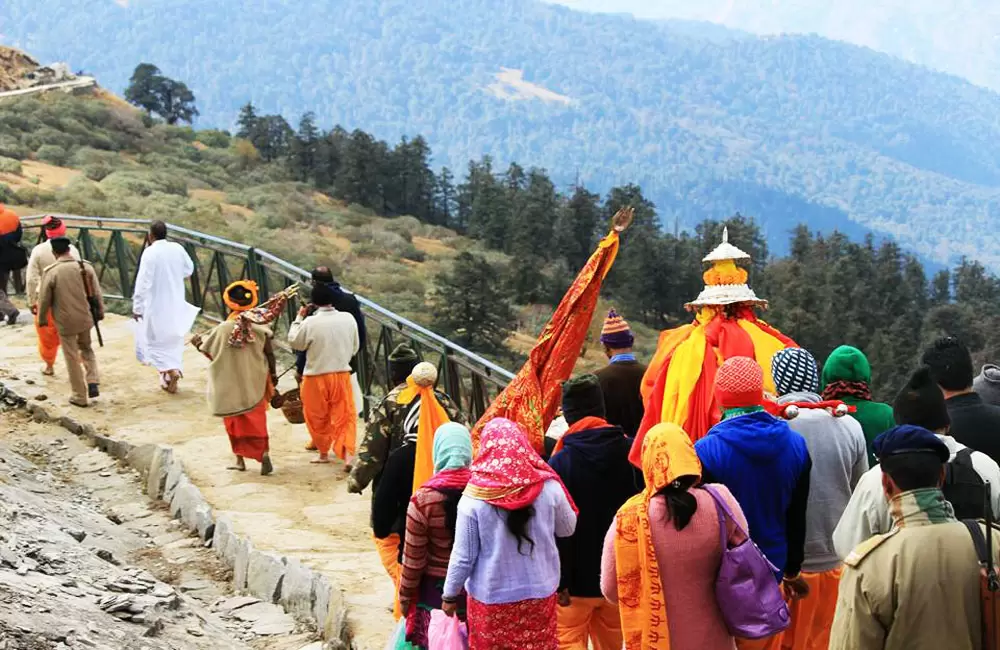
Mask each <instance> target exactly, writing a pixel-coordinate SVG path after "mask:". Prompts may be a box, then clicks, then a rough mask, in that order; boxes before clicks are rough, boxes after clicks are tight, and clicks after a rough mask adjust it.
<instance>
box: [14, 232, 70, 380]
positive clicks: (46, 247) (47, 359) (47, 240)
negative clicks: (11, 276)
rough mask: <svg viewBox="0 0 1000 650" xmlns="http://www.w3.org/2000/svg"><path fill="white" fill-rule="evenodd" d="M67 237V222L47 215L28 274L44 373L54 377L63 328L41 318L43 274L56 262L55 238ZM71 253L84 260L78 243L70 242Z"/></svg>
mask: <svg viewBox="0 0 1000 650" xmlns="http://www.w3.org/2000/svg"><path fill="white" fill-rule="evenodd" d="M65 236H66V224H65V223H64V222H63V221H62V219H59V218H58V217H53V216H47V217H44V218H43V219H42V238H43V240H44V241H42V242H41V243H39V244H38V245H37V246H35V247H34V248H32V249H31V256H30V257H29V258H28V270H27V274H26V277H25V289H26V290H27V293H28V305H30V307H31V313H32V314H34V315H35V333H36V334H37V335H38V355H39V356H40V357H41V358H42V361H43V362H44V363H45V366H44V367H43V368H42V374H43V375H45V376H47V377H51V376H52V375H54V374H55V363H56V355H57V354H58V353H59V331H58V330H57V329H56V324H55V322H54V321H53V319H52V318H51V317H49V318H48V319H47V321H48V324H47V325H45V326H44V327H43V326H42V325H41V324H40V322H39V318H38V298H39V293H40V291H41V288H42V273H43V272H44V271H45V269H47V268H48V267H50V266H52V265H53V264H55V263H56V254H55V253H54V252H52V240H53V239H56V238H58V237H65ZM69 255H70V257H72V258H73V259H74V260H79V259H80V253H79V251H77V250H76V246H74V245H73V244H70V245H69Z"/></svg>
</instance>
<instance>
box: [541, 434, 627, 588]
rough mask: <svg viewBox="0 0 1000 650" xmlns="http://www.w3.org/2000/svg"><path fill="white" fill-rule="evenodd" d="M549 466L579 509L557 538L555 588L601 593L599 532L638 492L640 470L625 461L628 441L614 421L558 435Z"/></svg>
mask: <svg viewBox="0 0 1000 650" xmlns="http://www.w3.org/2000/svg"><path fill="white" fill-rule="evenodd" d="M563 445H564V446H563V448H562V450H561V451H560V452H559V453H558V454H556V455H554V456H553V457H552V458H551V459H550V460H549V466H550V467H552V469H553V470H555V472H556V474H558V475H559V478H561V479H562V481H563V484H565V485H566V489H567V490H569V493H570V495H571V496H572V497H573V501H575V502H576V507H577V508H578V509H579V510H580V514H579V516H578V517H577V520H576V532H574V533H573V535H572V536H571V537H566V538H558V539H556V545H557V546H558V547H559V560H560V580H559V582H560V584H559V587H560V589H569V592H570V595H572V596H576V597H578V598H601V597H602V596H601V554H602V553H603V551H604V537H605V535H607V532H608V528H610V527H611V523H612V522H613V521H614V519H615V514H616V513H617V512H618V509H619V508H621V507H622V505H624V504H625V502H626V501H628V500H629V498H630V497H632V496H633V495H636V494H638V493H639V492H641V491H642V488H643V480H642V474H640V473H639V470H637V469H635V468H634V467H632V464H631V463H629V462H628V452H629V450H630V449H631V448H632V443H631V441H630V440H629V439H628V438H626V437H625V433H624V432H623V431H622V430H621V428H619V427H616V426H609V427H602V428H599V429H587V430H585V431H579V432H577V433H573V434H570V435H568V436H566V437H565V438H563Z"/></svg>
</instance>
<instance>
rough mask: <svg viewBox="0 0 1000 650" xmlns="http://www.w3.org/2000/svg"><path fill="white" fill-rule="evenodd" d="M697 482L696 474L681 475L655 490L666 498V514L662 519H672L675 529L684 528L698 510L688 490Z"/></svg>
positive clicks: (695, 501)
mask: <svg viewBox="0 0 1000 650" xmlns="http://www.w3.org/2000/svg"><path fill="white" fill-rule="evenodd" d="M697 482H698V477H696V476H682V477H680V478H678V479H677V480H675V481H674V482H673V483H670V484H669V485H667V486H665V487H663V488H662V489H661V490H660V491H659V492H657V494H662V495H663V496H664V497H666V499H667V514H666V517H665V518H664V521H670V520H671V519H673V521H674V528H676V529H677V530H684V527H685V526H687V525H688V524H689V523H690V522H691V517H693V516H694V513H696V512H698V501H697V499H695V498H694V495H693V494H691V492H690V489H691V488H692V487H693V486H694V485H695V484H696V483H697Z"/></svg>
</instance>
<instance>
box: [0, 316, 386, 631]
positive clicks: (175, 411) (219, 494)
mask: <svg viewBox="0 0 1000 650" xmlns="http://www.w3.org/2000/svg"><path fill="white" fill-rule="evenodd" d="M128 322H129V321H128V319H127V318H124V317H121V316H116V315H111V314H109V315H108V317H107V318H106V320H105V321H104V322H102V323H101V330H102V333H103V334H104V343H105V347H103V348H97V358H98V364H99V367H100V372H101V397H99V398H97V399H95V400H93V402H92V404H91V406H90V408H87V409H80V408H77V407H73V406H70V405H69V403H68V399H69V395H70V390H69V382H68V379H67V377H66V367H65V364H64V362H63V358H62V355H61V353H60V356H59V359H58V361H57V362H56V375H55V377H44V376H43V375H42V374H41V368H42V362H41V361H40V359H39V357H38V352H37V350H36V336H35V331H34V327H32V326H31V325H30V324H19V325H15V326H10V327H7V326H4V327H0V380H3V381H4V383H7V384H9V385H10V386H11V388H13V389H14V390H15V391H16V392H17V393H19V394H22V395H26V396H28V397H29V398H37V397H38V396H39V395H44V396H45V398H46V399H45V400H44V402H43V403H44V404H45V408H46V409H48V410H49V412H50V414H51V415H53V416H54V417H55V418H56V419H58V417H59V416H61V415H69V416H71V417H73V418H75V419H76V420H78V421H79V422H81V423H84V424H91V425H93V426H94V427H95V428H96V429H97V430H98V432H105V433H106V434H107V435H109V436H111V437H114V438H116V439H118V440H123V441H126V442H130V443H132V444H136V445H141V444H150V443H162V444H167V445H170V446H172V447H173V448H174V453H175V454H178V455H179V458H180V459H181V460H182V462H183V463H184V467H185V469H186V470H187V473H188V476H189V477H190V479H191V481H192V482H193V483H194V484H195V485H196V486H197V487H198V488H199V489H200V490H201V492H202V494H203V495H204V497H205V499H206V500H207V501H208V502H209V504H210V505H211V506H212V508H213V509H214V510H215V513H216V516H218V515H223V514H225V515H228V516H229V517H230V518H231V520H232V521H233V525H234V530H235V532H236V533H237V534H239V535H246V536H248V537H249V539H250V540H251V542H252V543H253V546H254V548H256V549H259V550H266V551H272V552H275V553H278V554H282V555H287V556H289V557H294V558H296V559H298V560H300V561H301V562H302V563H303V564H305V565H307V566H309V567H311V568H313V569H316V570H318V571H320V572H321V573H323V574H324V575H326V576H327V577H328V578H329V579H330V580H331V583H332V584H334V585H335V587H336V588H339V589H340V590H341V592H342V593H343V596H344V599H345V602H346V603H347V606H348V612H347V623H348V626H349V629H350V632H351V635H352V638H353V647H354V648H357V649H359V650H368V649H373V650H381V648H382V647H383V646H384V644H385V642H386V640H387V639H388V636H389V634H390V632H391V631H392V629H393V620H392V613H391V604H392V595H393V589H392V583H391V581H390V580H389V578H388V576H387V575H386V574H385V570H384V569H383V568H382V565H381V563H380V561H379V559H378V555H377V553H376V551H375V546H374V544H373V542H372V539H371V529H370V527H369V516H370V507H371V495H370V493H369V492H367V491H366V493H365V494H364V495H363V496H357V495H351V494H348V493H347V489H346V480H345V479H346V473H345V472H344V466H343V465H342V464H341V463H339V462H337V463H335V464H333V465H325V466H324V465H311V464H310V463H309V461H310V460H312V459H313V458H314V454H312V453H310V452H307V451H305V449H304V447H305V444H306V442H307V441H308V434H307V432H306V429H305V425H291V424H289V423H288V422H287V421H286V420H285V418H284V416H283V415H282V414H281V412H280V411H275V410H270V411H268V428H269V431H270V445H271V456H272V459H273V461H274V465H275V473H274V474H273V475H271V476H268V477H262V476H261V475H260V474H259V471H258V468H259V466H257V464H256V463H254V462H253V461H249V462H248V466H249V469H248V471H247V472H246V473H240V472H233V471H227V470H226V466H227V465H228V464H230V463H231V462H232V454H231V451H230V448H229V442H228V440H227V438H226V434H225V430H224V429H223V426H222V420H221V418H216V417H214V416H212V415H211V413H210V412H209V409H208V405H207V404H206V401H205V392H206V382H207V365H208V361H207V359H205V358H204V357H202V355H201V354H200V353H198V352H197V351H196V350H195V349H194V348H193V347H192V346H187V347H186V348H185V351H184V364H185V371H184V374H185V377H184V379H183V380H182V381H181V383H180V390H179V392H178V393H177V394H176V395H168V394H166V393H164V392H163V391H161V390H160V388H159V378H158V375H157V373H156V371H155V370H154V369H152V368H149V367H146V366H143V365H141V364H139V363H138V362H137V361H136V360H135V355H134V354H133V341H132V334H131V331H130V329H129V327H128ZM94 340H95V344H96V337H94ZM290 377H291V376H290V375H288V376H286V378H285V379H284V380H283V381H282V384H281V386H280V388H281V389H284V390H287V389H289V388H292V387H294V380H290ZM29 382H31V383H29ZM362 431H363V429H362V428H360V427H359V437H360V436H361V435H362Z"/></svg>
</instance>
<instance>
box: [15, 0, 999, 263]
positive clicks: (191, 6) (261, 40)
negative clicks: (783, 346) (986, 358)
mask: <svg viewBox="0 0 1000 650" xmlns="http://www.w3.org/2000/svg"><path fill="white" fill-rule="evenodd" d="M264 26H266V27H264ZM702 31H703V30H698V29H691V28H688V27H674V26H672V25H671V24H658V23H651V22H642V21H636V20H633V19H630V18H626V17H621V16H599V15H590V14H584V13H579V12H574V11H571V10H568V9H566V8H563V7H557V6H552V5H546V4H542V3H540V2H536V1H535V0H450V1H449V2H444V0H425V1H422V2H404V1H403V0H378V1H369V0H341V1H339V2H333V3H331V2H327V1H325V0H304V1H302V2H297V3H294V4H289V3H285V2H280V1H279V0H254V1H253V2H239V3H236V2H235V0H219V1H218V2H214V3H203V2H197V1H195V0H169V1H168V0H135V1H133V2H128V3H126V2H121V3H115V2H112V1H111V0H85V1H82V2H69V0H49V1H48V2H46V3H45V11H44V15H43V14H42V13H41V12H40V10H39V7H38V3H37V2H36V1H35V0H6V1H5V2H4V3H3V4H2V6H0V32H2V33H3V38H4V39H5V41H7V42H10V43H14V44H18V45H22V46H24V47H26V48H28V49H30V50H31V51H32V52H34V53H35V54H36V55H38V56H39V57H40V58H42V59H45V60H68V61H70V62H71V64H72V65H73V67H74V68H82V69H84V70H86V71H88V72H93V73H96V74H97V75H98V77H99V78H100V79H101V80H102V82H103V83H104V84H105V85H108V86H110V87H112V88H115V89H117V90H120V89H123V88H124V86H125V84H126V82H127V78H128V76H129V74H130V73H131V71H132V69H133V68H134V66H135V64H136V63H138V62H140V61H147V62H150V63H154V64H156V65H158V66H160V68H161V69H163V71H164V72H165V73H166V74H168V75H170V76H172V77H175V78H178V79H181V80H183V81H184V82H186V83H187V84H188V86H190V88H191V89H192V90H193V91H194V94H195V96H196V97H197V99H198V108H199V110H200V112H201V118H200V122H199V123H200V124H202V125H207V126H220V127H224V128H231V127H232V126H233V121H234V118H235V116H236V113H237V110H238V108H239V106H240V105H242V104H244V103H245V102H247V101H248V100H252V101H253V102H254V103H255V104H256V106H257V108H258V109H259V110H260V111H261V112H262V113H267V114H282V115H284V116H285V117H286V118H288V120H289V121H291V122H292V123H295V122H297V120H298V117H299V116H300V115H301V114H303V113H305V112H306V111H314V112H315V114H316V121H317V123H318V124H319V125H320V126H321V127H325V128H329V127H332V126H333V125H335V124H340V125H342V126H343V127H344V128H345V129H346V130H347V131H351V130H353V129H355V128H362V129H364V130H366V131H368V132H370V133H372V134H374V135H375V136H377V137H379V138H383V139H386V140H388V141H390V142H396V141H398V140H399V138H400V137H401V136H403V135H409V136H411V137H412V136H415V135H417V134H420V135H423V136H424V138H425V139H426V142H427V143H428V145H429V146H430V148H431V150H433V151H434V153H435V157H434V159H433V163H434V165H435V167H437V166H440V165H449V166H450V167H451V168H452V170H453V171H454V172H455V173H461V172H458V171H457V170H462V171H463V172H464V171H465V170H466V169H467V162H468V161H469V160H470V159H475V160H478V159H480V158H481V156H483V155H484V154H490V155H491V156H492V158H493V161H494V163H495V168H496V169H498V170H502V169H506V168H507V167H508V165H509V163H510V162H512V161H517V162H519V163H520V164H521V165H523V166H524V167H525V168H531V167H539V168H545V169H548V170H549V172H550V175H551V177H552V179H553V181H554V182H555V184H556V186H557V187H558V188H560V189H563V190H567V189H568V188H569V187H570V186H571V184H572V183H573V182H574V181H576V180H577V179H579V181H580V182H582V184H584V185H586V186H587V187H589V188H591V189H592V190H594V191H597V192H599V193H602V194H603V193H606V192H607V191H608V190H609V189H610V188H611V187H612V186H615V185H622V184H626V183H628V182H635V183H638V184H640V185H641V186H642V187H643V189H644V190H645V193H646V195H647V196H648V197H649V198H650V199H651V200H652V202H653V203H655V205H656V207H657V212H658V215H659V217H660V218H661V220H662V222H663V223H664V224H665V225H666V226H667V228H668V229H669V230H674V228H675V227H679V228H681V229H684V228H693V226H694V225H695V224H697V223H698V222H700V221H701V220H703V219H706V218H715V219H718V218H722V217H724V216H725V215H728V214H732V213H734V212H736V211H740V212H742V213H744V214H753V215H756V216H757V217H758V219H759V222H760V223H761V225H762V227H763V229H764V233H765V236H766V238H767V240H768V242H769V243H770V244H771V246H772V248H773V249H774V250H777V251H785V250H787V241H788V233H789V231H790V230H791V229H792V228H793V227H794V226H795V225H796V224H798V223H800V222H807V223H809V224H810V226H811V227H813V228H814V229H819V230H823V231H829V230H831V229H832V228H834V227H839V228H840V229H841V230H843V231H845V232H848V233H850V234H852V235H853V236H857V237H860V236H862V235H863V234H864V233H865V232H868V231H872V232H875V233H878V234H888V235H891V236H893V237H895V238H896V239H897V240H898V241H899V242H900V243H901V244H902V245H903V246H905V247H906V248H908V249H910V250H913V251H915V252H917V253H918V254H919V255H920V256H921V257H923V258H925V259H929V260H936V261H940V262H955V261H957V259H958V258H959V257H960V256H961V255H969V256H973V257H975V258H977V259H979V260H981V261H983V262H984V263H985V264H987V265H988V266H989V267H991V268H1000V253H998V252H997V251H998V250H1000V246H998V244H1000V227H998V226H1000V202H998V199H1000V187H998V186H1000V146H998V145H997V143H998V142H1000V125H998V123H997V121H996V119H995V116H996V115H997V114H1000V96H997V95H996V94H994V93H992V92H989V91H986V90H983V89H980V88H977V87H974V86H972V85H971V84H968V83H965V82H963V81H961V80H959V79H956V78H954V77H950V76H947V75H944V74H938V73H934V72H931V71H928V70H926V69H924V68H921V67H917V66H913V65H909V64H905V63H903V62H901V61H898V60H895V59H892V58H890V57H888V56H885V55H881V54H877V53H875V52H872V51H870V50H867V49H863V48H858V47H853V46H848V45H845V44H841V43H835V42H831V41H826V40H823V39H821V38H818V37H781V38H763V39H762V38H739V39H733V40H725V39H721V38H718V37H713V36H712V35H704V34H703V33H702ZM505 69H506V70H505ZM519 74H523V77H521V76H519Z"/></svg>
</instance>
